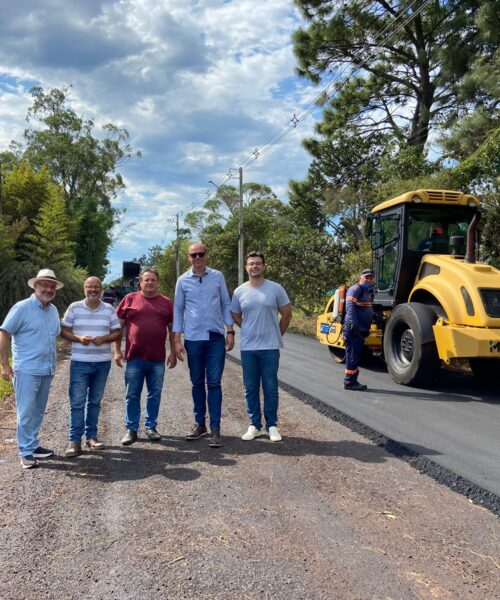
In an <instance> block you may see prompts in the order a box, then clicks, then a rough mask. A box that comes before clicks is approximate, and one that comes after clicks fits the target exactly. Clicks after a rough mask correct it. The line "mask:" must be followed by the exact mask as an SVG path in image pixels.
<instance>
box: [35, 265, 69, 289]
mask: <svg viewBox="0 0 500 600" xmlns="http://www.w3.org/2000/svg"><path fill="white" fill-rule="evenodd" d="M37 281H52V282H55V284H56V290H60V289H61V288H63V287H64V283H61V282H60V281H58V279H57V278H56V275H55V273H54V271H52V269H40V271H38V275H37V276H36V277H32V278H31V279H28V285H29V286H30V288H32V289H35V283H36V282H37Z"/></svg>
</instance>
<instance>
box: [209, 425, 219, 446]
mask: <svg viewBox="0 0 500 600" xmlns="http://www.w3.org/2000/svg"><path fill="white" fill-rule="evenodd" d="M208 445H209V446H210V448H220V447H221V446H222V440H221V439H220V431H219V430H218V429H212V432H211V434H210V442H209V443H208Z"/></svg>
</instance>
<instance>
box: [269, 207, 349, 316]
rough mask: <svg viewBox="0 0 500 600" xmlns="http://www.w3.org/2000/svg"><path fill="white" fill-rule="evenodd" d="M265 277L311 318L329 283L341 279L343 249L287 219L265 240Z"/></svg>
mask: <svg viewBox="0 0 500 600" xmlns="http://www.w3.org/2000/svg"><path fill="white" fill-rule="evenodd" d="M264 254H265V255H266V262H267V269H266V277H268V278H269V279H273V280H275V281H278V282H279V283H281V284H282V285H283V286H284V288H285V289H286V291H287V293H288V295H289V297H290V300H291V302H292V304H293V305H294V306H296V307H297V308H299V309H300V310H301V311H302V312H303V313H304V314H305V315H306V316H311V315H312V314H313V313H314V312H315V311H316V310H317V308H318V307H319V306H322V305H323V303H324V299H325V293H326V291H327V290H328V289H329V288H330V287H331V286H332V280H334V279H335V278H337V277H339V276H340V278H342V273H343V268H342V260H341V257H342V248H341V247H340V245H339V244H338V243H336V242H335V241H334V239H333V238H332V236H331V235H329V234H328V233H326V232H318V231H317V230H314V229H311V228H310V227H308V226H303V225H300V224H298V223H297V222H296V221H295V220H294V219H293V214H289V219H288V220H287V221H286V222H284V223H282V226H281V227H276V228H274V229H273V231H272V232H270V234H269V237H268V239H267V240H266V245H265V250H264Z"/></svg>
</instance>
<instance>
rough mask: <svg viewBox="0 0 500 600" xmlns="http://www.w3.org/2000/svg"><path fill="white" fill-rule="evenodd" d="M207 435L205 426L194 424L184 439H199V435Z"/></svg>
mask: <svg viewBox="0 0 500 600" xmlns="http://www.w3.org/2000/svg"><path fill="white" fill-rule="evenodd" d="M207 435H208V431H207V428H206V427H205V425H195V426H194V427H193V429H192V431H191V432H190V433H188V434H187V435H186V437H185V439H186V440H187V441H188V442H189V441H191V440H199V439H200V438H201V437H206V436H207Z"/></svg>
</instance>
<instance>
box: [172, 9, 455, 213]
mask: <svg viewBox="0 0 500 600" xmlns="http://www.w3.org/2000/svg"><path fill="white" fill-rule="evenodd" d="M417 1H418V0H413V1H412V2H411V3H410V4H408V6H407V7H406V11H408V10H410V9H412V8H413V6H414V5H415V4H416V2H417ZM431 1H432V0H425V2H424V3H423V4H422V5H421V6H420V7H418V8H417V9H416V10H415V11H414V12H413V13H412V14H410V15H409V16H408V17H406V18H405V20H404V21H403V22H402V23H400V24H399V25H398V27H397V28H396V29H395V30H394V31H392V33H390V34H389V35H387V36H386V37H385V38H384V39H382V40H380V38H381V37H382V36H383V35H384V34H385V33H386V32H387V31H388V30H389V29H390V28H391V27H392V26H393V25H394V24H395V23H396V22H397V21H399V20H401V19H402V18H403V17H404V14H403V13H401V14H398V15H397V16H395V17H394V19H393V20H392V21H391V22H390V23H388V24H387V25H386V26H385V27H384V28H383V29H382V30H381V31H380V32H379V33H377V35H376V36H374V38H373V40H372V41H371V42H367V43H366V44H365V45H364V46H363V47H362V48H361V49H360V50H359V51H358V52H357V53H354V55H353V57H352V58H351V60H350V63H349V64H346V65H344V66H343V67H341V68H340V69H339V70H338V71H337V72H336V73H335V74H333V76H332V78H331V79H330V80H329V81H328V82H327V83H326V84H324V85H323V86H322V87H321V88H320V90H319V91H318V92H316V94H315V95H314V97H313V98H312V99H311V100H309V101H308V102H307V103H306V104H305V105H304V106H302V107H301V109H300V110H299V111H297V112H296V113H294V114H293V116H292V117H291V118H290V119H289V120H288V122H287V123H286V125H283V126H282V127H280V128H279V129H277V130H276V131H275V132H274V133H273V135H272V136H271V137H270V138H269V139H268V140H267V141H266V142H264V143H263V144H262V145H261V146H259V147H256V148H255V149H254V150H253V152H251V153H250V154H249V155H248V156H247V157H246V158H245V159H244V160H243V161H242V162H241V164H240V166H239V167H237V168H230V169H229V171H228V173H227V174H226V175H225V176H223V177H221V178H220V179H219V180H218V181H216V185H217V187H220V186H221V185H224V184H226V183H227V182H228V181H230V179H232V173H233V172H234V171H237V169H238V168H242V167H244V166H246V165H248V164H250V163H252V162H254V161H255V160H257V158H259V157H261V156H263V155H264V154H266V153H267V152H269V151H270V150H271V149H272V148H274V147H276V146H277V145H278V144H279V142H280V141H281V140H282V139H283V138H284V137H286V136H287V135H288V134H289V133H290V132H291V131H292V130H293V129H295V128H296V127H297V126H298V125H299V124H301V123H302V122H303V121H304V120H305V119H307V118H308V117H309V116H310V115H311V114H312V113H313V112H314V111H315V110H317V108H318V102H319V100H320V99H322V98H324V99H325V102H326V101H327V100H329V99H331V98H332V97H333V96H334V95H335V94H336V93H338V92H339V91H340V90H341V89H342V88H343V87H345V85H346V84H347V83H348V82H349V80H350V78H351V77H352V76H353V75H354V74H355V73H356V72H358V71H359V70H360V69H362V67H363V66H364V65H365V64H366V63H367V62H368V61H369V60H370V59H371V58H373V56H374V55H375V54H376V52H377V49H376V48H374V49H373V50H371V51H370V52H369V53H368V55H367V56H366V57H365V58H362V56H361V55H362V53H364V52H365V51H366V50H368V49H369V48H370V47H371V46H373V44H374V43H375V42H377V40H379V41H378V42H377V44H376V45H377V47H380V46H382V45H384V44H385V43H387V42H388V41H389V40H390V39H391V38H393V37H394V36H395V35H396V34H397V33H399V31H401V30H402V29H403V28H404V27H406V26H407V25H408V24H409V23H410V22H411V21H413V20H414V19H415V18H416V17H417V16H418V15H419V14H420V13H421V12H422V11H423V10H424V9H425V8H426V7H427V6H428V5H429V4H430V3H431ZM343 7H344V3H343V2H342V5H341V7H339V9H338V10H337V12H336V13H335V15H334V16H337V15H338V14H339V13H340V11H341V9H342V8H343ZM391 8H392V7H391ZM452 12H453V10H452V11H450V14H451V13H452ZM356 59H357V62H354V61H356ZM353 62H354V64H353ZM339 81H340V83H338V82H339ZM335 84H337V85H336V87H335V89H334V90H332V91H329V90H330V88H331V87H332V86H334V85H335ZM401 104H402V103H399V104H396V106H394V108H393V110H392V112H391V115H392V114H393V113H394V112H395V111H396V110H397V108H398V107H399V106H401ZM415 135H416V134H414V135H413V136H411V138H412V139H413V138H414V137H415ZM211 196H212V192H211V191H210V190H209V191H207V192H206V193H205V194H204V196H203V197H202V198H201V199H200V200H199V201H198V202H193V203H192V204H191V205H190V207H189V208H188V209H187V211H188V212H189V211H191V210H193V209H194V208H196V207H197V206H200V205H201V204H202V203H205V202H206V201H207V200H208V199H209V198H210V197H211ZM180 214H181V215H182V214H183V213H180Z"/></svg>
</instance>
